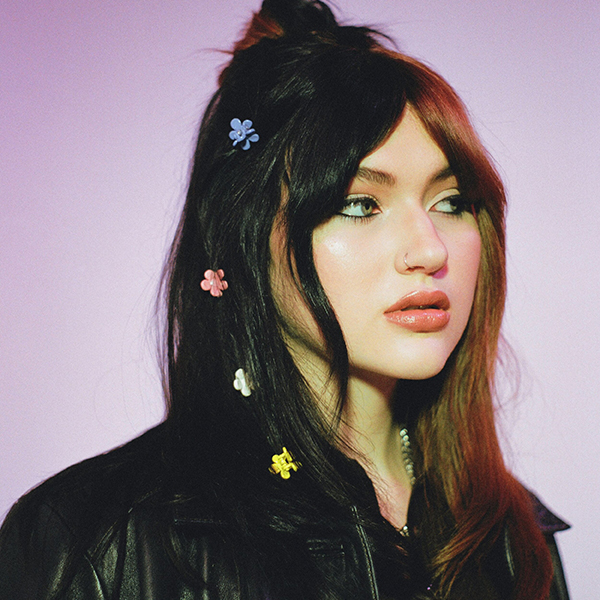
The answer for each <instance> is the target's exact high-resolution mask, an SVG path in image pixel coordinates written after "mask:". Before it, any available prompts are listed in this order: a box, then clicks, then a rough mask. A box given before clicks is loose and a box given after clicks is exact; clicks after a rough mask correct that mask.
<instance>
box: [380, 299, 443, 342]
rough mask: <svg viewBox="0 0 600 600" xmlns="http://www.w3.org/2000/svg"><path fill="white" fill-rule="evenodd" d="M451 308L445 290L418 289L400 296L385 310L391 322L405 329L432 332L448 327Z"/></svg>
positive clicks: (385, 314)
mask: <svg viewBox="0 0 600 600" xmlns="http://www.w3.org/2000/svg"><path fill="white" fill-rule="evenodd" d="M449 308H450V300H448V296H446V294H444V292H441V291H439V290H435V291H431V292H428V291H422V290H417V291H414V292H410V293H409V294H406V296H403V297H402V298H400V300H399V301H398V302H396V304H394V305H393V306H390V308H388V309H387V310H386V311H385V312H384V316H385V318H386V319H387V320H388V321H390V323H395V324H396V325H400V327H404V328H405V329H410V330H411V331H416V332H418V333H430V332H435V331H439V330H440V329H443V328H444V327H446V325H447V324H448V321H450V313H449V312H448V309H449Z"/></svg>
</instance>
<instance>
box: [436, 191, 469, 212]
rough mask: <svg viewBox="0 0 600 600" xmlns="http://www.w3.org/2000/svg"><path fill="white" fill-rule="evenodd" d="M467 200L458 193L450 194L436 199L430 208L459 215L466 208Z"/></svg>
mask: <svg viewBox="0 0 600 600" xmlns="http://www.w3.org/2000/svg"><path fill="white" fill-rule="evenodd" d="M468 208H469V206H468V202H467V201H466V200H465V199H464V198H463V197H462V196H461V195H460V194H452V195H451V196H446V197H445V198H442V199H441V200H438V201H437V202H436V203H435V204H434V205H433V206H432V208H431V210H432V211H433V212H439V213H445V214H449V215H461V214H462V213H464V212H465V211H466V210H468Z"/></svg>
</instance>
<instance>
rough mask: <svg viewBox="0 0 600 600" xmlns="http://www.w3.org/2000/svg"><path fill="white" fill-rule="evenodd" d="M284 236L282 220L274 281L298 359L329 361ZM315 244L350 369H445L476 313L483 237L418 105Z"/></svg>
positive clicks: (427, 373)
mask: <svg viewBox="0 0 600 600" xmlns="http://www.w3.org/2000/svg"><path fill="white" fill-rule="evenodd" d="M284 237H285V236H284V234H283V232H282V231H281V228H278V227H277V226H276V227H275V229H274V231H273V234H272V239H271V246H272V253H273V265H272V284H273V291H274V295H275V298H276V301H277V303H278V306H279V308H280V311H281V313H282V315H283V317H284V320H285V325H286V335H287V337H288V343H289V345H290V348H291V349H292V352H293V353H294V355H295V357H296V358H297V360H301V361H306V360H308V361H311V360H314V359H316V360H319V361H326V360H327V359H326V356H324V350H323V340H322V335H321V333H320V331H319V329H318V327H317V325H316V323H315V321H314V319H313V317H312V315H311V314H310V311H309V310H308V308H307V307H306V305H305V303H304V301H303V300H302V299H301V296H300V295H299V293H298V291H297V289H296V287H295V285H294V282H293V279H292V276H291V274H290V272H289V269H288V267H287V261H286V257H285V252H284V250H283V241H282V240H283V239H284ZM313 248H314V261H315V265H316V268H317V272H318V274H319V278H320V280H321V284H322V285H323V288H324V290H325V292H326V294H327V297H328V298H329V301H330V303H331V305H332V307H333V309H334V311H335V314H336V317H337V319H338V321H339V323H340V326H341V328H342V331H343V334H344V338H345V340H346V344H347V346H348V353H349V359H350V368H351V374H353V373H354V374H357V373H361V372H362V373H363V374H365V373H367V374H371V375H376V376H379V377H380V376H383V377H389V378H393V379H425V378H429V377H432V376H434V375H436V374H437V373H439V371H440V370H441V369H442V368H443V366H444V364H445V363H446V361H447V359H448V357H449V356H450V354H451V352H452V351H453V350H454V348H455V346H456V344H457V343H458V341H459V339H460V337H461V335H462V333H463V331H464V330H465V327H466V325H467V321H468V319H469V314H470V312H471V306H472V304H473V297H474V293H475V286H476V283H477V274H478V270H479V260H480V253H481V239H480V236H479V230H478V227H477V223H476V220H475V217H474V216H473V214H472V212H471V207H470V205H468V204H463V201H462V199H461V196H460V190H459V188H458V183H457V180H456V178H455V177H454V175H453V174H452V172H451V171H450V169H449V165H448V161H447V160H446V157H445V156H444V154H443V153H442V151H441V150H440V149H439V147H438V146H437V145H436V144H435V143H434V142H433V140H432V139H431V138H430V137H429V135H428V134H427V133H426V131H425V129H424V128H423V126H422V124H421V122H420V121H419V119H418V118H417V117H416V116H415V114H414V113H413V112H412V110H411V109H410V107H409V108H408V109H407V110H406V111H405V113H404V116H403V118H402V120H401V121H400V123H399V125H398V126H397V127H396V128H395V129H394V131H393V132H392V133H391V134H390V136H389V137H388V138H387V139H386V140H385V142H384V143H383V144H381V145H380V146H379V147H378V148H377V149H375V150H374V151H373V152H372V153H371V154H369V155H367V156H366V157H365V158H364V160H363V161H362V162H361V163H360V167H359V170H358V173H357V175H356V176H355V177H354V179H353V180H352V182H351V184H350V187H349V189H348V194H347V198H346V204H345V206H344V207H343V208H342V210H341V211H340V212H339V213H338V214H336V215H334V216H333V217H331V218H330V219H329V220H327V221H326V222H324V223H322V224H321V225H319V226H318V227H317V228H316V229H315V231H314V234H313Z"/></svg>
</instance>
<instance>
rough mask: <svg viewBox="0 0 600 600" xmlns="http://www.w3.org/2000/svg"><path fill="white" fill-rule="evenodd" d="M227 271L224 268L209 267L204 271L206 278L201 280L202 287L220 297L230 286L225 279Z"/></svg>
mask: <svg viewBox="0 0 600 600" xmlns="http://www.w3.org/2000/svg"><path fill="white" fill-rule="evenodd" d="M224 276H225V273H224V271H223V269H217V270H216V271H213V270H212V269H207V270H206V271H204V279H203V280H202V281H201V282H200V287H201V288H202V289H203V290H204V291H205V292H210V295H211V296H214V297H215V298H218V297H219V296H222V295H223V290H226V289H227V288H228V287H229V286H228V284H227V282H226V281H225V280H224V279H223V277H224Z"/></svg>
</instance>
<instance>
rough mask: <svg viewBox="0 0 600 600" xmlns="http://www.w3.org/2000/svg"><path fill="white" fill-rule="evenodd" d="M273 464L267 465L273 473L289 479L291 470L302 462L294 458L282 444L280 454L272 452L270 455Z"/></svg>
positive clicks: (295, 469)
mask: <svg viewBox="0 0 600 600" xmlns="http://www.w3.org/2000/svg"><path fill="white" fill-rule="evenodd" d="M271 460H272V461H273V464H272V465H271V466H270V467H269V471H270V472H271V473H273V475H279V476H281V478H282V479H289V478H290V477H291V475H292V474H291V471H297V470H298V469H299V468H300V467H301V466H302V463H300V462H298V461H297V460H294V455H293V454H292V453H291V452H290V451H289V450H288V449H287V448H286V447H285V446H284V447H283V451H282V452H281V454H273V456H272V457H271Z"/></svg>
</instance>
